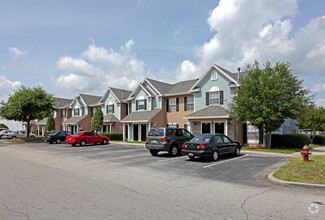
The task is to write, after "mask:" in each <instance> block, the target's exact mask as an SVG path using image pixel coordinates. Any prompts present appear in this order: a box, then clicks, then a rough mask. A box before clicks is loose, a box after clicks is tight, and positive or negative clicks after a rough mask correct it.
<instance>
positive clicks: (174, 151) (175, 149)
mask: <svg viewBox="0 0 325 220" xmlns="http://www.w3.org/2000/svg"><path fill="white" fill-rule="evenodd" d="M169 154H170V155H171V156H173V157H176V156H177V154H178V147H177V145H172V146H171V148H170V150H169Z"/></svg>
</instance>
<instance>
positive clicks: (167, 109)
mask: <svg viewBox="0 0 325 220" xmlns="http://www.w3.org/2000/svg"><path fill="white" fill-rule="evenodd" d="M166 112H169V99H166Z"/></svg>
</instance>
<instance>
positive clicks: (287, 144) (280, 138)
mask: <svg viewBox="0 0 325 220" xmlns="http://www.w3.org/2000/svg"><path fill="white" fill-rule="evenodd" d="M309 143H310V136H309V135H306V134H272V140H271V148H287V149H290V148H302V147H303V146H305V145H309Z"/></svg>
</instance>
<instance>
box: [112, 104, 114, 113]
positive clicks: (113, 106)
mask: <svg viewBox="0 0 325 220" xmlns="http://www.w3.org/2000/svg"><path fill="white" fill-rule="evenodd" d="M112 107H113V108H112V113H114V105H112Z"/></svg>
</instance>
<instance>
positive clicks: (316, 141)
mask: <svg viewBox="0 0 325 220" xmlns="http://www.w3.org/2000/svg"><path fill="white" fill-rule="evenodd" d="M313 142H314V144H322V145H325V136H322V135H316V136H315V138H314V141H313Z"/></svg>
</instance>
